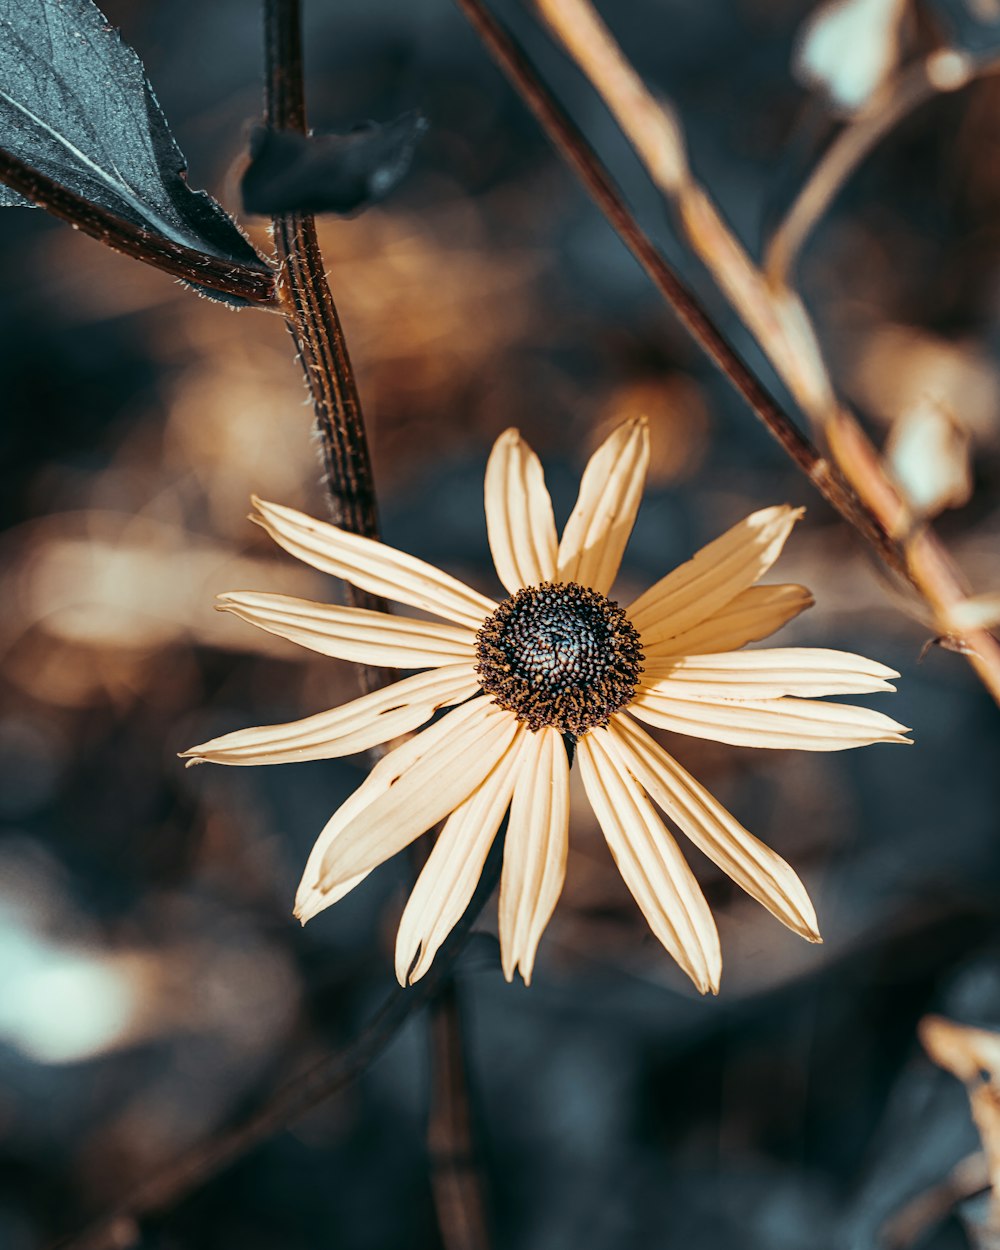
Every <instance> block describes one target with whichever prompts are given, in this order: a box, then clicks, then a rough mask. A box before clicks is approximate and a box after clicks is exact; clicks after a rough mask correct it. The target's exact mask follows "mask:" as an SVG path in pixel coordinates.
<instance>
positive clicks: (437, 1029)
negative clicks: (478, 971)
mask: <svg viewBox="0 0 1000 1250" xmlns="http://www.w3.org/2000/svg"><path fill="white" fill-rule="evenodd" d="M430 1018H431V1047H432V1072H431V1117H430V1124H429V1126H428V1130H427V1147H428V1151H429V1153H430V1162H431V1186H432V1189H433V1191H434V1205H435V1208H436V1209H437V1217H438V1227H439V1228H440V1230H441V1240H442V1241H443V1242H444V1250H485V1247H486V1246H488V1245H489V1244H490V1240H489V1234H488V1231H487V1230H488V1223H487V1215H486V1209H485V1203H484V1195H483V1186H482V1177H481V1175H480V1171H479V1168H478V1166H477V1161H476V1152H475V1138H474V1134H473V1131H472V1120H471V1114H470V1110H469V1099H468V1078H467V1074H466V1071H465V1062H464V1057H463V1049H462V1015H461V1004H460V1002H459V998H458V992H457V987H456V985H455V982H454V980H453V979H451V980H448V981H446V982H445V984H444V987H443V989H442V990H441V993H440V994H439V995H438V997H437V998H436V999H435V1000H434V1002H433V1003H432V1004H431V1007H430Z"/></svg>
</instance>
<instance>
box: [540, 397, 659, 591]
mask: <svg viewBox="0 0 1000 1250" xmlns="http://www.w3.org/2000/svg"><path fill="white" fill-rule="evenodd" d="M648 465H649V422H648V421H647V420H646V418H645V417H635V418H633V419H632V420H631V421H626V422H624V424H622V425H620V426H619V427H618V428H617V429H616V430H615V431H614V433H613V434H612V435H611V436H610V437H609V438H607V439H605V441H604V442H603V443H602V444H601V445H600V447H598V449H597V451H595V452H594V454H593V455H592V456H591V457H590V460H589V461H588V463H587V467H586V469H585V470H584V473H583V479H582V481H581V482H580V494H579V496H578V497H577V501H576V506H575V507H574V509H573V511H572V513H571V514H570V518H569V520H568V521H567V522H566V528H565V530H564V531H563V536H562V542H561V543H560V544H559V562H558V570H557V573H556V581H560V582H578V583H579V584H580V585H581V586H589V587H590V588H591V589H592V590H597V591H599V592H600V593H601V594H602V595H606V594H607V593H608V591H609V590H610V589H611V585H612V583H613V582H614V580H615V578H616V577H617V575H618V566H619V565H620V564H621V562H622V556H623V554H624V552H625V544H626V543H627V542H628V539H629V535H630V534H631V533H632V526H633V525H634V524H635V514H636V513H637V512H638V511H639V502H640V500H641V499H642V491H643V487H644V486H645V484H646V469H647V466H648Z"/></svg>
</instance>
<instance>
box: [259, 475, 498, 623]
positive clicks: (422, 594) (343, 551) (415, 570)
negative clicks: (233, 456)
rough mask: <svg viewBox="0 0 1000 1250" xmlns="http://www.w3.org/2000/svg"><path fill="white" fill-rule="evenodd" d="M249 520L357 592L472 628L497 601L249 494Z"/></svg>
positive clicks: (292, 552)
mask: <svg viewBox="0 0 1000 1250" xmlns="http://www.w3.org/2000/svg"><path fill="white" fill-rule="evenodd" d="M253 503H254V507H255V508H256V509H257V510H258V512H259V514H260V515H259V516H256V517H254V518H252V519H253V520H255V521H256V522H257V523H258V524H259V525H261V526H262V527H263V528H264V529H265V530H267V532H268V533H269V534H270V535H271V537H272V538H273V539H274V541H275V542H276V543H277V544H278V546H279V547H283V548H284V549H285V551H287V552H288V553H289V554H290V555H293V556H295V557H296V558H297V559H299V560H302V561H304V562H305V563H306V564H311V565H312V566H313V568H315V569H320V570H321V572H323V573H329V574H331V575H332V576H333V577H341V578H343V579H344V581H347V582H350V583H351V584H352V585H353V586H358V587H360V589H362V590H367V591H370V592H371V593H372V594H375V595H382V596H383V597H384V598H386V599H394V600H395V601H396V602H397V603H408V604H410V605H411V606H412V607H415V608H422V609H423V610H424V611H425V612H433V613H434V615H435V616H444V617H447V618H448V619H449V620H452V621H457V622H458V624H460V625H466V626H469V627H470V628H471V629H473V630H476V629H478V628H479V626H480V625H482V623H483V621H484V619H485V618H486V617H487V616H489V615H490V613H491V612H494V611H495V610H496V606H497V605H496V603H494V602H493V600H492V599H487V598H486V596H485V595H481V594H479V592H478V591H476V590H472V589H471V588H470V587H469V586H465V585H463V583H462V582H460V581H458V580H457V579H456V578H454V577H449V576H448V574H447V573H442V572H441V571H440V569H436V568H434V566H433V565H432V564H426V563H425V562H424V561H423V560H417V559H415V558H414V557H413V556H408V555H406V554H405V553H404V552H402V551H397V550H396V549H395V548H394V547H387V546H386V545H385V544H384V543H380V542H376V541H375V540H374V539H371V538H362V537H361V536H360V535H358V534H349V533H348V532H347V531H346V530H342V529H338V528H337V526H335V525H330V524H328V523H327V522H326V521H317V520H316V519H315V518H314V517H311V516H306V514H305V513H303V512H296V511H295V509H294V508H286V507H284V506H283V505H282V504H276V503H268V502H266V501H265V500H263V499H258V498H257V497H256V496H254V499H253Z"/></svg>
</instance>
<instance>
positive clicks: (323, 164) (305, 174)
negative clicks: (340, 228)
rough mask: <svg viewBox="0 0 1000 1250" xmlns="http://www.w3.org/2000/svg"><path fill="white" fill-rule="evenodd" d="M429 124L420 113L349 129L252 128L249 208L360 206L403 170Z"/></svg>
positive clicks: (246, 191)
mask: <svg viewBox="0 0 1000 1250" xmlns="http://www.w3.org/2000/svg"><path fill="white" fill-rule="evenodd" d="M426 129H427V122H426V120H425V119H424V118H423V117H421V116H420V114H419V113H404V114H403V116H402V117H397V118H396V119H395V121H391V122H386V123H385V124H384V125H383V124H381V123H379V122H365V123H364V124H362V125H360V126H357V127H355V129H354V130H352V131H350V132H349V133H348V134H346V135H308V136H307V135H299V134H294V133H291V132H289V131H276V130H267V129H265V128H263V127H261V128H259V129H258V130H256V131H254V134H253V137H252V139H251V142H250V154H251V157H252V158H253V159H252V163H251V165H250V167H249V169H248V170H247V171H246V173H245V174H244V175H243V188H242V189H243V206H244V208H245V209H246V211H247V212H248V213H262V214H270V213H287V212H306V213H339V214H341V215H346V214H349V213H353V212H357V211H358V210H359V209H362V208H364V207H365V206H366V205H368V204H371V203H373V202H374V201H376V200H381V199H384V198H385V196H386V195H388V193H389V192H390V191H391V190H392V189H393V187H395V186H396V184H397V183H398V182H399V181H400V180H401V179H402V178H403V177H404V176H405V174H406V172H407V170H408V169H409V168H410V162H411V161H412V160H413V152H414V149H415V148H416V146H417V143H418V141H419V139H420V137H421V135H422V134H423V133H424V131H425V130H426Z"/></svg>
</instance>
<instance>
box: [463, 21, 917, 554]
mask: <svg viewBox="0 0 1000 1250" xmlns="http://www.w3.org/2000/svg"><path fill="white" fill-rule="evenodd" d="M455 2H456V4H457V5H458V7H459V8H460V9H461V10H462V12H463V13H464V14H465V16H466V17H467V18H468V20H469V22H470V23H471V25H472V26H473V28H474V29H475V30H476V32H477V34H478V35H479V36H480V38H481V39H482V41H483V44H484V45H485V47H486V48H487V50H488V51H489V52H490V54H491V55H492V56H493V58H494V59H495V60H496V61H497V63H498V64H499V65H500V67H501V69H502V70H503V71H504V73H505V74H506V75H507V77H508V78H509V79H510V81H511V83H512V84H513V86H514V87H515V88H516V90H517V91H518V93H519V94H520V95H521V96H522V98H523V99H524V102H525V104H526V105H527V106H528V107H529V108H530V109H531V111H532V113H534V115H535V117H536V118H537V119H538V121H539V122H540V123H541V126H542V128H543V130H544V131H545V132H546V134H547V135H548V136H549V138H550V140H551V141H552V143H553V145H554V146H555V147H556V149H557V150H558V151H559V153H560V155H561V156H562V157H563V158H564V159H565V160H566V162H567V163H568V164H569V165H570V167H571V168H572V169H573V170H574V171H575V172H576V174H577V176H578V177H579V179H580V181H581V182H582V183H583V185H584V187H586V189H587V191H588V193H589V194H590V196H591V197H592V198H593V200H594V202H595V203H596V204H597V206H598V207H599V208H600V209H601V211H602V212H603V213H604V215H605V217H607V219H608V221H609V222H610V223H611V225H612V226H613V227H614V229H615V230H616V231H617V232H618V234H619V235H620V236H621V239H622V241H623V242H624V243H625V245H626V246H627V247H628V249H629V250H630V251H631V253H632V254H633V256H635V258H636V260H637V261H638V262H639V264H640V265H641V266H642V268H643V269H644V270H645V272H646V275H647V276H648V277H649V279H650V280H651V281H652V283H653V285H654V286H655V287H656V288H657V290H658V291H659V292H660V294H661V295H662V296H663V297H664V299H665V300H666V301H667V303H669V304H671V305H672V306H673V308H674V311H675V312H676V313H677V316H678V318H679V319H680V321H681V323H682V324H683V325H684V326H685V327H686V328H687V329H688V331H689V332H690V333H691V335H692V337H693V338H694V339H695V340H696V341H697V342H698V343H699V344H700V346H701V347H702V349H703V350H704V351H705V352H706V354H707V355H708V356H709V358H710V359H711V360H713V361H714V362H715V364H716V365H717V366H718V367H719V368H720V369H721V370H722V372H723V373H724V374H725V376H726V377H727V378H728V380H729V381H730V382H731V383H732V385H733V386H734V387H735V388H736V390H737V391H739V393H740V394H741V395H742V396H743V398H744V399H745V400H746V401H747V403H748V404H749V405H750V407H751V409H752V410H753V412H754V413H755V414H756V415H757V417H758V418H759V419H760V420H761V421H762V422H763V424H764V425H765V426H766V427H767V429H768V430H769V432H770V433H771V435H772V436H773V437H774V438H775V439H776V440H777V441H778V442H779V443H780V445H781V446H782V448H783V449H784V451H785V453H786V454H787V455H788V456H789V458H790V459H791V460H792V461H793V462H794V463H795V464H796V465H797V467H798V468H799V469H800V470H801V471H802V472H803V473H804V474H805V475H806V476H807V477H808V478H809V480H810V481H811V482H812V483H813V485H814V486H815V487H816V488H817V490H819V492H820V493H821V494H822V495H823V496H824V498H825V499H826V500H827V501H828V502H829V503H830V504H831V505H832V506H833V507H834V508H835V509H836V510H837V511H838V512H839V513H840V515H841V516H842V517H844V518H845V520H847V521H848V522H849V523H850V524H851V525H853V526H854V528H855V529H856V530H857V531H858V532H859V533H860V534H861V535H862V537H863V538H864V539H865V540H866V541H867V542H869V543H871V544H872V546H874V547H876V548H877V549H878V550H879V553H880V554H881V556H882V558H883V559H884V560H885V561H886V562H887V563H888V564H890V565H893V566H894V567H895V568H896V569H897V571H898V572H900V573H902V572H903V571H904V570H903V566H902V562H901V561H900V559H899V555H898V553H897V552H896V548H895V546H894V545H893V543H892V541H891V539H890V538H889V537H888V534H887V533H886V532H884V531H883V530H882V529H881V527H880V526H879V525H878V523H877V522H876V521H875V520H874V518H872V517H871V516H870V515H869V514H868V513H867V512H866V511H865V510H864V509H862V508H861V507H860V505H859V503H858V501H857V500H856V499H855V498H854V497H853V495H852V493H851V491H850V489H849V488H848V487H847V486H846V485H845V484H844V483H843V482H842V481H841V480H840V479H839V478H838V476H837V475H836V473H835V471H834V470H833V469H832V468H831V466H830V464H829V462H828V461H827V460H826V459H825V458H824V457H822V456H821V455H820V453H819V452H818V451H817V449H816V447H815V446H814V445H813V443H812V442H811V441H810V440H809V439H808V438H807V437H806V435H805V434H803V433H802V431H801V430H800V429H799V428H798V426H797V425H796V424H795V422H794V421H792V419H791V418H790V417H789V416H788V415H787V414H786V413H785V412H784V411H783V409H782V408H781V407H780V406H779V405H778V403H777V402H776V400H775V399H774V398H773V397H772V396H771V395H770V394H769V392H768V391H767V389H766V388H765V387H764V386H763V385H762V384H761V382H760V381H759V380H758V379H757V377H756V376H755V375H754V374H753V372H752V371H751V370H750V369H749V368H748V366H747V365H746V364H745V363H744V362H743V361H742V360H741V359H740V357H739V355H738V354H737V352H736V351H735V350H734V349H733V348H732V347H731V346H730V344H729V343H728V342H727V341H726V339H725V338H724V337H723V335H722V334H721V332H720V331H719V330H718V329H717V327H716V326H715V324H714V322H713V321H712V320H711V318H710V317H709V315H708V313H707V312H706V311H705V309H704V308H703V307H702V305H701V304H700V302H699V301H698V299H697V297H696V296H695V295H694V294H693V293H692V291H691V290H690V289H689V288H688V287H687V286H685V284H684V283H683V282H682V281H681V279H680V278H679V277H678V276H677V275H676V274H675V273H674V271H673V270H672V269H671V267H670V266H669V265H668V264H667V262H666V261H665V260H664V259H663V257H662V256H661V255H660V252H659V251H658V250H657V248H656V245H655V244H654V243H653V241H652V240H651V239H650V237H649V235H648V234H646V232H645V231H644V230H643V229H642V227H641V226H640V225H639V223H638V222H637V221H636V219H635V217H634V215H633V213H632V210H631V209H630V208H629V207H628V205H627V204H626V203H625V200H624V198H623V196H622V193H621V191H620V190H619V189H618V187H617V186H616V185H615V183H614V182H613V181H612V179H611V176H610V175H609V173H608V171H607V170H606V169H605V167H604V165H603V164H602V163H601V161H600V160H599V159H598V157H597V155H596V154H595V152H594V150H593V149H592V148H591V146H590V145H589V143H588V142H587V140H586V139H585V138H584V137H583V135H582V134H581V132H580V130H579V129H578V128H577V126H576V124H575V122H573V121H572V119H571V118H570V117H569V116H568V115H567V114H566V112H565V110H564V109H563V108H562V106H561V105H560V104H559V102H558V101H557V100H556V99H555V97H554V96H553V95H552V93H551V91H550V90H549V89H548V87H547V86H546V85H545V84H544V83H543V82H542V80H541V79H540V78H539V77H538V75H537V74H536V72H535V70H534V68H533V67H532V65H531V64H530V62H529V61H528V60H527V58H526V57H525V56H524V54H523V52H522V51H521V49H520V48H519V47H518V46H517V44H515V43H514V41H513V39H511V37H510V35H509V34H508V33H507V32H506V31H505V30H504V29H503V27H502V26H501V25H500V24H499V22H497V20H496V18H494V17H493V15H492V14H491V13H490V11H489V10H488V9H487V8H486V6H485V4H484V3H483V0H455Z"/></svg>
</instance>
